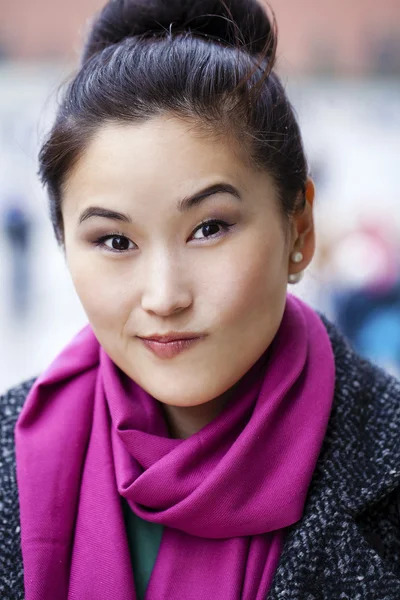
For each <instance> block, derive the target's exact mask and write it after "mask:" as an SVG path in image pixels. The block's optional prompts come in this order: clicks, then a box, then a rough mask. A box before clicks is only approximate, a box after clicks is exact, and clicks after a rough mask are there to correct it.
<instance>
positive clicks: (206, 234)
mask: <svg viewBox="0 0 400 600" xmlns="http://www.w3.org/2000/svg"><path fill="white" fill-rule="evenodd" d="M230 227H232V225H230V224H229V223H226V222H225V221H220V220H218V219H211V220H210V221H204V222H203V223H201V225H199V226H198V227H197V228H196V229H195V230H194V233H193V235H192V236H191V239H193V240H204V239H209V238H215V237H219V236H220V235H221V234H222V233H224V232H226V231H228V229H229V228H230Z"/></svg>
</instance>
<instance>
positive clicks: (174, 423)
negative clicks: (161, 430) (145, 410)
mask: <svg viewBox="0 0 400 600" xmlns="http://www.w3.org/2000/svg"><path fill="white" fill-rule="evenodd" d="M235 388H236V386H234V387H233V388H232V389H230V390H228V391H227V392H225V393H224V394H222V395H221V396H218V397H217V398H214V399H213V400H210V401H209V402H205V403H204V404H199V405H197V406H170V405H169V404H163V405H162V409H163V412H164V416H165V420H166V422H167V425H168V430H169V433H170V435H171V437H172V438H175V439H181V440H185V439H187V438H189V437H190V436H191V435H193V434H194V433H197V432H198V431H200V429H203V427H205V426H206V425H208V424H209V423H211V421H213V420H214V419H215V418H216V417H217V416H218V415H219V414H220V413H221V412H222V410H223V409H224V407H225V406H226V404H227V403H228V402H229V400H230V399H231V398H232V395H233V391H234V389H235Z"/></svg>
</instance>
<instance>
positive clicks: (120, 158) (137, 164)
mask: <svg viewBox="0 0 400 600" xmlns="http://www.w3.org/2000/svg"><path fill="white" fill-rule="evenodd" d="M222 181H224V182H226V183H230V184H232V185H233V186H235V187H237V188H239V189H240V190H241V191H242V192H243V193H244V194H246V193H252V191H254V189H255V188H260V186H261V187H262V189H263V190H264V191H266V186H267V190H271V189H272V182H271V180H270V178H269V176H268V174H267V173H261V172H260V171H256V170H255V169H253V168H251V167H250V166H249V165H246V164H245V161H244V160H242V159H241V157H240V148H239V147H238V143H237V142H235V141H234V140H232V139H230V138H228V136H226V137H224V136H222V135H218V136H217V135H214V136H212V135H210V134H208V135H207V133H206V132H205V131H204V130H202V129H201V128H200V127H199V126H196V125H195V124H194V123H189V122H186V121H183V120H181V119H178V118H175V117H157V118H154V119H151V120H148V121H146V122H143V123H108V124H105V125H102V126H101V127H100V128H99V129H98V131H97V132H96V134H95V136H94V137H93V139H92V140H91V141H90V143H89V144H88V146H87V148H86V150H85V152H84V154H83V155H82V156H81V157H80V158H79V160H78V161H77V163H76V165H75V166H74V168H73V170H72V171H71V173H70V174H69V176H68V178H67V181H66V184H65V186H64V194H63V196H64V202H63V204H64V205H63V212H64V215H65V214H66V212H67V213H68V212H70V210H73V212H75V210H76V209H81V208H82V207H84V206H85V205H86V204H88V205H89V204H90V203H91V201H92V200H93V199H96V200H97V199H98V198H105V199H109V198H110V197H112V198H113V199H116V198H120V199H121V201H122V200H124V201H125V200H128V198H129V199H132V200H135V199H136V198H140V201H141V202H142V203H145V204H147V205H148V202H150V203H154V199H156V198H157V199H160V198H163V201H165V200H169V199H170V200H171V202H174V203H175V202H176V201H177V200H179V199H180V198H183V197H185V196H187V195H190V194H192V193H196V192H197V191H198V190H199V189H200V188H201V187H205V186H206V185H209V184H212V183H215V182H222Z"/></svg>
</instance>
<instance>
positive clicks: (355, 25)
mask: <svg viewBox="0 0 400 600" xmlns="http://www.w3.org/2000/svg"><path fill="white" fill-rule="evenodd" d="M167 1H168V0H167ZM193 1H195V0H193ZM103 3H104V2H102V1H101V0H68V2H65V1H61V0H53V1H52V2H49V1H48V0H35V1H29V0H22V1H21V0H20V1H19V2H11V1H10V0H0V52H1V55H2V56H3V57H9V58H16V59H19V60H20V59H23V60H26V59H29V60H31V59H33V60H42V59H51V60H54V59H57V58H60V57H62V58H63V59H65V58H68V59H70V60H72V61H74V60H75V59H76V56H77V55H78V54H79V51H80V47H81V43H82V39H83V36H84V33H85V29H86V26H87V23H88V20H89V18H90V17H91V16H92V15H93V13H94V12H95V11H97V10H98V9H100V8H101V6H102V5H103ZM269 4H270V5H271V7H272V9H273V10H274V11H275V13H276V16H277V21H278V25H279V36H280V51H279V54H280V55H281V56H282V59H281V69H282V70H284V71H288V72H291V71H296V72H299V71H302V72H304V71H308V72H310V71H311V72H315V71H318V72H322V73H336V74H337V73H349V74H352V73H359V74H362V75H367V74H371V73H372V74H374V73H378V74H391V73H397V74H399V73H400V59H399V57H400V1H399V0H380V2H376V0H350V1H349V0H334V1H332V0H270V2H269Z"/></svg>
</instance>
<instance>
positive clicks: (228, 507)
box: [0, 0, 400, 600]
mask: <svg viewBox="0 0 400 600" xmlns="http://www.w3.org/2000/svg"><path fill="white" fill-rule="evenodd" d="M275 49H276V32H275V28H274V26H273V25H271V22H270V20H269V19H268V17H267V15H266V13H265V11H264V10H263V8H262V7H261V5H259V4H257V2H256V1H255V0H226V2H223V1H211V0H199V1H197V2H195V1H193V0H180V1H177V0H168V1H167V0H158V1H157V0H154V1H150V0H112V1H110V2H109V3H108V4H107V5H106V6H105V8H104V9H103V11H102V12H101V13H100V15H99V16H98V18H97V19H96V20H95V22H94V24H93V26H92V30H91V32H90V35H89V38H88V41H87V44H86V47H85V50H84V54H83V60H82V65H81V68H80V70H79V72H78V73H77V74H76V76H75V78H74V79H73V81H72V82H71V84H70V85H69V87H68V89H67V91H66V93H65V97H64V100H63V102H62V104H61V106H60V108H59V111H58V115H57V118H56V121H55V124H54V126H53V128H52V130H51V133H50V135H49V138H48V140H47V141H46V143H45V145H44V146H43V148H42V151H41V154H40V173H41V177H42V179H43V182H44V183H45V185H46V186H47V189H48V193H49V198H50V207H51V217H52V220H53V224H54V229H55V233H56V236H57V239H58V241H59V243H60V244H61V246H62V248H63V250H64V252H65V256H66V261H67V264H68V267H69V270H70V272H71V276H72V278H73V281H74V284H75V287H76V290H77V293H78V295H79V297H80V299H81V301H82V304H83V306H84V308H85V311H86V313H87V316H88V320H89V323H90V325H88V326H87V327H86V328H85V329H84V330H83V331H81V332H80V333H79V334H78V335H77V337H75V339H74V340H73V341H72V342H71V343H70V344H69V345H68V346H67V347H66V348H65V349H64V350H63V352H62V353H61V354H60V356H58V358H56V360H55V361H54V362H53V364H51V365H50V366H49V367H48V369H47V370H46V371H45V372H44V373H43V374H42V375H41V376H40V377H39V378H38V379H37V380H36V381H35V382H32V381H30V382H27V383H24V384H22V385H21V386H19V387H17V388H15V389H13V390H11V391H10V392H9V393H7V394H6V395H5V396H4V397H3V398H2V399H1V411H2V420H1V432H2V437H1V444H2V445H1V463H0V483H1V485H0V500H1V501H0V527H1V534H2V535H1V546H2V548H1V558H0V596H1V598H2V599H3V600H6V599H14V598H15V599H16V598H26V600H110V599H113V600H128V599H129V600H132V599H133V598H146V599H148V600H183V599H185V600H189V599H190V600H191V599H193V600H210V599H212V598H218V599H220V600H239V599H244V600H261V599H263V600H264V599H267V598H268V599H269V600H277V599H290V600H306V599H307V600H311V599H313V600H316V599H326V600H328V599H329V600H334V599H338V600H339V599H352V600H356V599H359V600H361V599H362V600H365V599H374V600H397V599H398V598H399V597H400V516H399V509H398V498H399V485H400V443H399V433H400V386H399V384H398V383H397V382H396V381H395V380H394V379H392V378H390V377H389V376H388V375H386V374H385V373H384V372H382V371H380V370H378V369H377V368H376V367H374V366H373V365H372V364H370V363H368V362H366V361H364V360H362V359H361V358H359V357H358V356H357V355H355V354H354V353H353V352H352V351H351V349H350V348H349V346H348V345H347V344H346V342H345V341H344V340H343V339H342V337H341V336H340V334H339V333H338V332H337V331H336V330H335V328H334V327H333V326H332V325H331V324H329V323H328V322H327V321H326V320H325V319H324V318H323V317H320V316H319V315H318V314H316V313H315V312H314V311H313V310H311V309H310V308H309V307H308V306H306V305H305V304H304V303H302V302H301V301H299V300H297V299H295V298H294V297H293V296H290V295H287V284H288V282H289V283H295V282H296V281H298V279H299V277H300V276H301V273H302V272H303V271H304V269H306V267H307V266H308V264H309V263H310V261H311V259H312V256H313V252H314V227H313V200H314V186H313V183H312V181H311V180H310V179H309V177H308V171H307V162H306V158H305V155H304V151H303V146H302V141H301V136H300V132H299V129H298V125H297V122H296V119H295V116H294V114H293V110H292V107H291V105H290V103H289V101H288V99H287V96H286V94H285V91H284V89H283V87H282V85H281V83H280V81H279V78H278V76H277V75H276V73H275V71H274V60H275ZM14 432H15V444H14Z"/></svg>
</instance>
